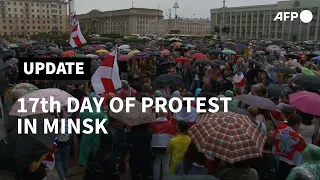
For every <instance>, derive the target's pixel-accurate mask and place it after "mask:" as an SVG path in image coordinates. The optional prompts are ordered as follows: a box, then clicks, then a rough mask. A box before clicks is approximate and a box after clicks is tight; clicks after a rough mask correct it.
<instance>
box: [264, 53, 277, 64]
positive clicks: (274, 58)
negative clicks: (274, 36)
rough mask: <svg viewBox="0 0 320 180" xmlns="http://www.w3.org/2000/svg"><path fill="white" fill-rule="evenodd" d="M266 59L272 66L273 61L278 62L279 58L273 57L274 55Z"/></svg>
mask: <svg viewBox="0 0 320 180" xmlns="http://www.w3.org/2000/svg"><path fill="white" fill-rule="evenodd" d="M266 59H267V62H268V63H270V64H272V63H273V61H276V60H277V57H275V56H272V55H269V56H267V57H266Z"/></svg>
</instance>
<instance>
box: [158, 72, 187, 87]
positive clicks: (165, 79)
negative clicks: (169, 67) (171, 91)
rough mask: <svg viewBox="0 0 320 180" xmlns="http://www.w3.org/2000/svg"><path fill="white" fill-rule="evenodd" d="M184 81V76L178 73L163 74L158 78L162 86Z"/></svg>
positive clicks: (179, 83) (175, 84)
mask: <svg viewBox="0 0 320 180" xmlns="http://www.w3.org/2000/svg"><path fill="white" fill-rule="evenodd" d="M182 81H183V78H182V76H180V75H177V74H162V75H160V76H159V77H158V78H157V79H156V83H157V84H158V85H161V86H178V85H181V84H182Z"/></svg>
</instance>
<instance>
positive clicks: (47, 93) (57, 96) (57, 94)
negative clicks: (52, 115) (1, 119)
mask: <svg viewBox="0 0 320 180" xmlns="http://www.w3.org/2000/svg"><path fill="white" fill-rule="evenodd" d="M50 97H54V100H55V101H59V102H60V104H61V106H67V105H68V101H67V100H68V98H69V97H72V96H71V95H70V94H69V93H67V92H65V91H62V90H60V89H54V88H48V89H40V90H37V91H33V92H31V93H29V94H26V95H24V96H22V97H21V98H22V99H24V102H22V103H24V107H25V109H26V110H27V112H25V113H23V112H18V110H20V109H21V101H17V102H15V103H14V105H13V106H12V108H11V110H10V113H9V115H12V116H18V117H27V116H30V115H33V114H43V111H42V105H41V104H40V103H37V105H36V108H35V112H32V109H33V108H32V107H33V104H34V101H30V99H29V98H39V99H40V100H41V99H42V98H45V99H46V101H48V102H49V98H50ZM21 98H20V99H21ZM49 104H50V102H49ZM49 104H46V106H45V107H46V109H49Z"/></svg>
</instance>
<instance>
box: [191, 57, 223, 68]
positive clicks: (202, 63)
mask: <svg viewBox="0 0 320 180" xmlns="http://www.w3.org/2000/svg"><path fill="white" fill-rule="evenodd" d="M206 64H209V65H211V66H217V67H220V65H218V64H215V63H214V61H212V60H209V59H202V60H198V61H196V62H195V65H206Z"/></svg>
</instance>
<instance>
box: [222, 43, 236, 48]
mask: <svg viewBox="0 0 320 180" xmlns="http://www.w3.org/2000/svg"><path fill="white" fill-rule="evenodd" d="M222 46H223V47H224V48H228V49H232V50H235V49H237V44H236V43H234V42H225V43H223V45H222Z"/></svg>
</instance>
